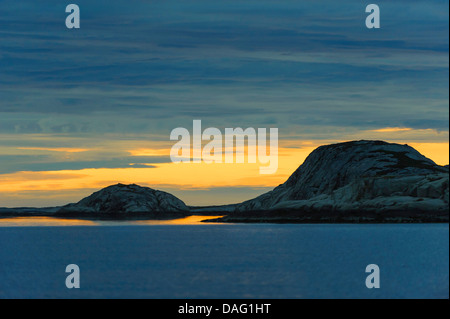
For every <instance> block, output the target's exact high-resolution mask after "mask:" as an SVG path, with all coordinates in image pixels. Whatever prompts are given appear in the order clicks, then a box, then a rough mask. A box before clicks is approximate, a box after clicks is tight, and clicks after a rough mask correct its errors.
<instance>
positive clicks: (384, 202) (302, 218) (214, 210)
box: [0, 140, 449, 223]
mask: <svg viewBox="0 0 450 319" xmlns="http://www.w3.org/2000/svg"><path fill="white" fill-rule="evenodd" d="M189 215H205V216H207V215H216V216H217V215H226V216H224V217H222V218H219V219H215V220H208V221H209V222H217V221H220V222H234V223H235V222H272V223H389V222H392V223H393V222H419V223H420V222H448V221H449V168H448V165H447V166H440V165H437V164H436V163H434V162H433V161H432V160H430V159H428V158H426V157H425V156H423V155H422V154H420V153H419V152H418V151H416V150H415V149H414V148H412V147H410V146H408V145H401V144H393V143H387V142H383V141H364V140H362V141H352V142H345V143H338V144H332V145H325V146H321V147H319V148H317V149H316V150H314V151H313V152H312V153H311V154H310V155H309V156H308V157H307V159H306V160H305V161H304V163H303V164H302V165H300V167H299V168H298V169H297V170H296V171H295V172H294V173H293V174H292V175H291V176H290V177H289V179H288V180H287V181H286V182H285V183H283V184H281V185H279V186H278V187H276V188H274V189H273V190H272V191H270V192H267V193H265V194H263V195H260V196H258V197H256V198H254V199H251V200H248V201H245V202H243V203H239V204H234V205H224V206H210V207H189V206H187V205H186V204H185V203H184V202H183V201H182V200H180V199H178V198H177V197H175V196H173V195H171V194H169V193H166V192H163V191H159V190H154V189H152V188H148V187H141V186H138V185H134V184H132V185H123V184H117V185H113V186H109V187H106V188H104V189H102V190H100V191H98V192H95V193H93V194H92V195H90V196H88V197H86V198H84V199H82V200H81V201H79V202H78V203H75V204H68V205H66V206H63V207H55V208H47V209H46V208H16V209H6V208H3V209H0V217H11V216H56V217H59V216H60V217H77V218H108V219H127V218H146V219H152V218H158V219H159V218H167V219H170V218H179V217H184V216H189ZM206 218H207V217H205V219H206Z"/></svg>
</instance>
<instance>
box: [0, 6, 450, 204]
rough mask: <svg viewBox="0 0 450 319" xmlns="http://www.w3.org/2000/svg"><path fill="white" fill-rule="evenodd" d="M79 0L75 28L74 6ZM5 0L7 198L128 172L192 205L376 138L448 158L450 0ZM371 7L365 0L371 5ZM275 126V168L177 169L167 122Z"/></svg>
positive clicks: (235, 193)
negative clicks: (69, 23)
mask: <svg viewBox="0 0 450 319" xmlns="http://www.w3.org/2000/svg"><path fill="white" fill-rule="evenodd" d="M69 3H76V4H78V5H79V7H80V9H81V28H80V29H78V30H75V29H71V30H69V29H67V28H66V26H65V19H66V16H67V14H66V13H65V7H66V5H68V4H69ZM375 3H377V4H378V5H379V6H380V10H381V29H370V30H369V29H367V28H366V26H365V18H366V16H367V14H366V13H365V5H366V4H365V3H363V2H361V1H356V0H353V1H346V0H344V1H331V0H326V1H299V0H296V1H293V0H287V1H276V0H270V1H268V0H257V1H253V0H252V1H242V0H241V1H237V0H230V1H215V0H207V1H206V0H205V1H198V0H190V1H181V0H178V1H172V0H166V1H162V0H155V1H150V0H147V1H144V0H139V1H138V0H128V1H125V0H110V1H106V0H96V1H87V0H73V1H72V2H70V1H67V2H65V1H60V0H40V1H34V0H22V1H17V0H1V1H0V207H18V206H53V205H61V204H66V203H69V202H74V201H78V200H80V199H81V198H82V197H85V196H87V195H89V194H91V193H92V192H94V191H96V190H98V189H100V188H102V187H106V186H109V185H111V184H116V183H119V182H120V183H136V184H139V185H142V186H149V187H152V188H156V189H160V190H165V191H168V192H171V193H173V194H174V195H176V196H178V197H179V198H181V199H182V200H184V201H185V202H186V203H187V204H191V205H209V204H225V203H235V202H240V201H243V200H246V199H250V198H252V197H254V196H257V195H259V194H262V193H263V192H265V191H268V190H270V189H272V188H273V187H275V186H277V185H279V184H281V183H283V182H284V181H285V180H286V179H287V178H288V177H289V175H290V174H291V173H292V172H293V171H294V170H295V169H296V168H297V167H298V166H299V165H300V164H301V163H302V162H303V161H304V159H305V158H306V156H307V155H308V154H309V153H310V152H311V151H312V150H314V149H315V148H316V147H317V146H320V145H324V144H330V143H335V142H340V141H349V140H359V139H377V140H385V141H388V142H395V143H401V144H409V145H411V146H413V147H414V148H416V149H417V150H418V151H420V152H421V153H422V154H424V155H425V156H427V157H429V158H431V159H432V160H434V161H435V162H436V163H438V164H440V165H446V164H448V163H449V109H448V105H449V91H448V85H449V33H448V32H449V31H448V30H449V29H448V28H449V16H448V10H449V4H448V1H441V0H433V1H384V0H383V1H376V2H375ZM367 4H368V3H367ZM193 120H202V125H203V128H207V127H217V128H218V129H220V130H221V131H222V132H223V131H224V129H225V128H236V127H242V128H244V129H245V128H247V127H253V128H271V127H272V128H278V131H279V146H280V148H279V165H278V171H277V173H276V174H273V175H261V174H259V167H260V165H259V164H258V163H257V164H205V163H202V164H195V163H185V164H178V165H177V164H173V163H171V160H170V156H169V155H170V149H171V147H172V145H173V144H174V141H171V140H170V139H169V136H170V132H171V131H172V130H173V129H174V128H177V127H185V128H187V129H188V130H189V131H191V132H192V122H193Z"/></svg>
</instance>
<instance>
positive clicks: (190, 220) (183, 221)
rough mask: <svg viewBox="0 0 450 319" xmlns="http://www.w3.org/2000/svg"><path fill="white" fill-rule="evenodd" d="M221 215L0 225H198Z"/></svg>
mask: <svg viewBox="0 0 450 319" xmlns="http://www.w3.org/2000/svg"><path fill="white" fill-rule="evenodd" d="M220 217H223V216H197V215H194V216H188V217H185V218H178V219H168V220H86V219H68V218H56V217H12V218H1V219H0V227H28V226H45V227H47V226H119V225H200V224H203V225H204V224H205V223H202V220H206V219H215V218H220Z"/></svg>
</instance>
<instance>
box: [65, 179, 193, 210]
mask: <svg viewBox="0 0 450 319" xmlns="http://www.w3.org/2000/svg"><path fill="white" fill-rule="evenodd" d="M56 214H57V215H62V216H69V215H74V216H89V215H90V216H92V215H95V216H100V217H101V216H109V217H111V216H115V217H124V216H133V215H134V216H138V215H145V216H147V217H152V216H153V217H155V216H160V217H163V216H165V217H182V216H187V215H189V208H188V207H187V206H186V205H185V203H184V202H183V201H181V200H180V199H178V198H177V197H175V196H174V195H172V194H169V193H166V192H163V191H159V190H155V189H152V188H149V187H142V186H138V185H135V184H132V185H123V184H117V185H113V186H109V187H106V188H104V189H102V190H100V191H98V192H95V193H93V194H92V195H90V196H89V197H86V198H84V199H82V200H81V201H79V202H78V203H76V204H69V205H66V206H63V207H61V208H60V209H59V210H58V211H57V212H56Z"/></svg>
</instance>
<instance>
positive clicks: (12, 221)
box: [0, 217, 98, 227]
mask: <svg viewBox="0 0 450 319" xmlns="http://www.w3.org/2000/svg"><path fill="white" fill-rule="evenodd" d="M95 225H98V224H97V223H96V222H94V221H91V220H83V219H64V218H55V217H12V218H2V219H0V227H23V226H95Z"/></svg>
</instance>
